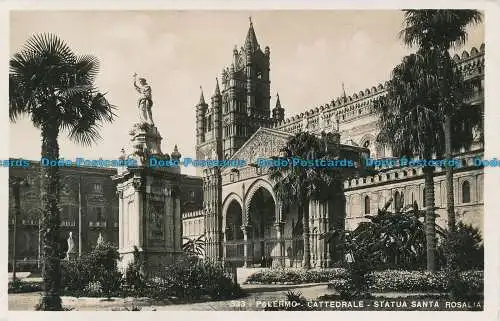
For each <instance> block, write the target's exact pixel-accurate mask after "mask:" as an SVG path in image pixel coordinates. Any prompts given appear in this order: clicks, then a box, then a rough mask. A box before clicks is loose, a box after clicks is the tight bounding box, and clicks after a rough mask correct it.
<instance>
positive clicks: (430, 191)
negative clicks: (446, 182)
mask: <svg viewBox="0 0 500 321" xmlns="http://www.w3.org/2000/svg"><path fill="white" fill-rule="evenodd" d="M424 186H425V208H426V209H425V239H426V245H427V270H428V271H429V272H435V271H436V226H435V224H436V213H435V209H434V167H424Z"/></svg>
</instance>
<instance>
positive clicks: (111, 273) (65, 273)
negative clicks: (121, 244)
mask: <svg viewBox="0 0 500 321" xmlns="http://www.w3.org/2000/svg"><path fill="white" fill-rule="evenodd" d="M118 258H119V254H118V251H117V249H116V248H115V247H114V246H112V245H111V244H109V243H103V244H100V245H98V246H97V247H96V248H95V249H94V250H93V251H92V252H91V253H89V254H87V255H84V256H82V257H81V258H80V259H78V260H74V261H63V263H62V265H61V269H62V288H63V291H64V292H65V293H66V294H69V295H75V296H81V295H90V296H96V295H97V294H98V293H97V292H96V291H94V290H89V289H93V286H95V284H96V283H95V282H98V283H99V284H100V287H101V292H100V293H99V295H101V294H104V295H106V296H107V297H110V296H111V295H112V294H114V293H116V292H117V291H118V290H119V287H120V282H121V278H122V277H121V274H120V272H119V271H118V266H117V260H118ZM89 291H90V292H89Z"/></svg>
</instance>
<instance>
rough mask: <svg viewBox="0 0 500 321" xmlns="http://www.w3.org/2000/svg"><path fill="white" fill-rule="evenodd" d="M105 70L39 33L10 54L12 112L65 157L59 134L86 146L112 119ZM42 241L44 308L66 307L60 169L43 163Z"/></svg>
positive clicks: (47, 154) (46, 150) (52, 154)
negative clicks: (103, 85)
mask: <svg viewBox="0 0 500 321" xmlns="http://www.w3.org/2000/svg"><path fill="white" fill-rule="evenodd" d="M98 71H99V64H98V60H97V58H95V57H94V56H90V55H77V54H75V53H74V52H73V51H72V50H71V49H70V48H69V46H68V45H67V44H66V43H65V42H64V41H62V40H61V39H60V38H58V37H57V36H55V35H52V34H40V35H35V36H33V37H31V38H30V39H28V40H27V42H26V43H25V45H24V47H23V48H22V49H21V50H20V51H18V52H17V53H16V54H14V56H13V57H12V58H11V59H10V73H9V98H10V99H9V116H10V120H11V121H12V122H15V121H16V120H17V119H18V118H19V117H21V116H24V115H26V116H28V117H30V119H31V121H32V123H33V125H34V126H35V127H36V128H38V129H40V130H41V136H42V157H44V158H47V159H50V160H57V159H59V143H58V137H59V135H60V134H61V133H63V132H65V133H66V134H67V135H68V137H69V138H70V139H71V140H73V141H75V142H77V143H81V144H83V145H90V144H91V143H93V142H95V141H96V140H97V139H99V138H100V136H99V132H98V128H99V126H100V125H101V123H102V122H111V121H112V120H113V118H114V116H115V115H114V113H113V109H114V107H113V106H111V105H110V103H109V102H108V101H107V99H106V98H105V97H104V94H103V93H101V92H99V91H98V89H97V88H96V86H95V85H94V81H95V78H96V76H97V74H98ZM41 171H42V193H41V199H42V207H43V214H42V220H41V240H42V242H43V246H42V260H43V267H42V276H43V279H44V294H43V296H42V300H41V302H40V309H42V310H62V307H61V299H60V296H59V293H60V283H61V280H60V277H61V276H60V275H61V263H60V257H59V254H60V253H59V251H60V249H59V245H58V242H59V225H60V217H59V191H60V184H59V168H58V167H57V166H49V167H42V168H41Z"/></svg>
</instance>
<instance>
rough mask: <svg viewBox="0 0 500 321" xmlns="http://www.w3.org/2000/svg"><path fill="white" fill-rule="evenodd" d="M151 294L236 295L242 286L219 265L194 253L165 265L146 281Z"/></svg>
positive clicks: (217, 297) (214, 297) (188, 296)
mask: <svg viewBox="0 0 500 321" xmlns="http://www.w3.org/2000/svg"><path fill="white" fill-rule="evenodd" d="M147 283H148V284H147V287H148V291H150V292H151V294H152V295H153V296H154V297H155V298H160V299H164V298H165V297H172V296H173V297H176V298H179V299H182V300H187V301H192V300H199V299H202V298H207V297H208V298H209V299H212V300H220V299H229V298H234V297H238V296H240V295H241V294H242V290H241V288H240V287H239V285H238V284H235V283H233V281H232V280H231V278H230V277H229V276H228V275H227V274H226V273H225V272H224V268H223V267H222V265H220V264H217V263H212V262H210V261H204V260H200V259H198V258H196V257H187V258H184V259H182V260H180V261H179V262H178V263H176V264H172V265H170V266H168V267H167V268H166V269H165V270H164V271H163V273H162V274H161V275H160V276H159V277H156V278H152V279H150V280H148V282H147Z"/></svg>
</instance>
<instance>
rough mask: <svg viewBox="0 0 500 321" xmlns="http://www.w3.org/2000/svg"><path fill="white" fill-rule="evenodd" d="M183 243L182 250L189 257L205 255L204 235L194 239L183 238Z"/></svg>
mask: <svg viewBox="0 0 500 321" xmlns="http://www.w3.org/2000/svg"><path fill="white" fill-rule="evenodd" d="M183 240H184V243H183V244H182V250H183V251H184V252H185V253H186V254H189V255H195V256H203V255H205V235H204V234H203V235H200V236H198V237H196V238H189V237H183Z"/></svg>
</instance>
